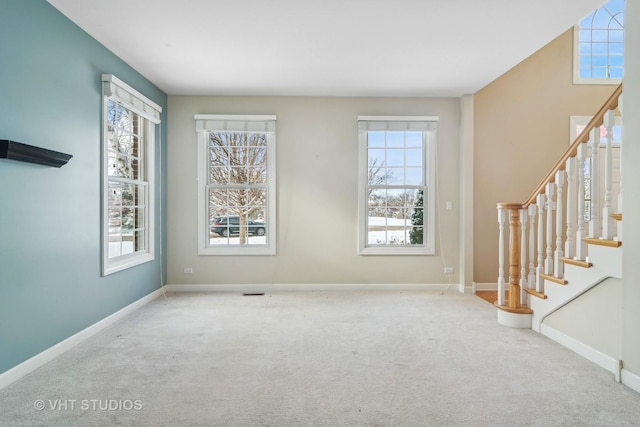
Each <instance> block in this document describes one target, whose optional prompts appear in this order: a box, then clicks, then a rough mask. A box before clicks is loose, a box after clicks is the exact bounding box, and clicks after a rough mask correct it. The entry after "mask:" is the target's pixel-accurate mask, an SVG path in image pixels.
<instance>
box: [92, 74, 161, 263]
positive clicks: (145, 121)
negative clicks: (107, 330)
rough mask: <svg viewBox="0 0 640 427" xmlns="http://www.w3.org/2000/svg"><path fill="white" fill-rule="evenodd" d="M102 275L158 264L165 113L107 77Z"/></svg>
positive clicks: (103, 138) (103, 172)
mask: <svg viewBox="0 0 640 427" xmlns="http://www.w3.org/2000/svg"><path fill="white" fill-rule="evenodd" d="M102 85H103V126H102V128H103V137H102V140H103V152H102V159H103V160H102V161H103V164H102V240H103V248H102V274H103V275H107V274H111V273H115V272H116V271H120V270H123V269H125V268H129V267H132V266H134V265H138V264H141V263H144V262H147V261H151V260H153V259H154V240H153V223H154V221H153V220H154V218H153V217H154V215H153V206H154V197H153V193H154V185H153V182H154V179H153V178H154V169H153V165H154V161H155V159H154V149H153V148H154V142H155V126H156V125H157V124H159V123H160V114H161V112H162V108H161V107H159V106H158V105H157V104H155V103H154V102H152V101H151V100H149V99H147V98H146V97H145V96H144V95H142V94H140V93H139V92H137V91H136V90H135V89H133V88H131V87H130V86H128V85H127V84H125V83H124V82H122V81H121V80H119V79H118V78H117V77H114V76H112V75H110V74H105V75H103V76H102Z"/></svg>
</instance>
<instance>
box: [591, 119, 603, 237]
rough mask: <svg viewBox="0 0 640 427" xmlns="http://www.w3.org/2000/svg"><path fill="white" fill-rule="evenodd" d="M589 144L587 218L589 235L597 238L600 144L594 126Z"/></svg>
mask: <svg viewBox="0 0 640 427" xmlns="http://www.w3.org/2000/svg"><path fill="white" fill-rule="evenodd" d="M589 146H590V147H591V171H590V173H589V179H590V180H591V184H590V185H589V189H590V190H591V195H590V197H589V199H590V200H591V209H589V210H590V214H591V215H590V216H591V219H590V220H589V237H591V238H594V239H597V238H598V237H600V234H601V232H602V231H601V229H600V227H601V225H600V208H599V207H598V206H599V205H600V204H599V203H598V198H599V197H600V191H599V185H600V184H599V183H600V180H599V176H598V174H599V173H598V170H599V169H598V168H599V161H598V159H599V157H600V156H599V152H598V150H599V146H600V128H594V129H593V130H592V131H591V139H590V140H589Z"/></svg>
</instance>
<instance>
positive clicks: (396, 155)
mask: <svg viewBox="0 0 640 427" xmlns="http://www.w3.org/2000/svg"><path fill="white" fill-rule="evenodd" d="M386 165H387V166H391V167H393V166H404V149H389V150H387V163H386Z"/></svg>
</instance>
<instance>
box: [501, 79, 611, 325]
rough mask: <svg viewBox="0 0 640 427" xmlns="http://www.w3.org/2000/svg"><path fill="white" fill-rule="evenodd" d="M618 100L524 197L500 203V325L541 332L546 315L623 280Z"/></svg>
mask: <svg viewBox="0 0 640 427" xmlns="http://www.w3.org/2000/svg"><path fill="white" fill-rule="evenodd" d="M621 101H622V85H620V86H618V87H617V88H616V90H615V91H614V92H613V94H612V95H611V96H610V97H609V99H608V100H607V101H606V102H605V104H604V105H603V106H602V107H601V108H600V110H599V111H598V112H597V113H596V114H595V115H594V116H593V118H592V119H591V120H590V121H589V123H588V125H587V126H586V127H585V128H584V130H583V131H582V132H581V133H580V134H579V135H578V137H577V138H576V139H575V141H574V142H573V143H572V144H571V145H570V146H569V148H568V149H567V151H566V152H565V153H564V154H563V156H562V157H561V158H560V159H559V160H558V161H557V162H556V164H555V165H554V167H553V168H552V169H551V170H550V171H549V172H548V173H547V175H545V177H544V178H543V180H542V181H541V182H540V184H539V185H538V186H537V187H536V188H535V190H534V191H533V192H532V193H531V195H530V196H529V198H527V199H526V200H525V201H524V202H521V203H499V204H498V224H499V248H498V266H499V268H498V300H497V301H496V302H495V305H496V307H497V313H498V322H499V323H500V324H502V325H505V326H510V327H516V328H531V329H533V330H535V331H537V332H540V328H541V325H542V322H543V321H544V319H545V317H547V316H548V315H549V314H551V313H553V312H554V311H556V310H558V309H559V308H561V307H563V306H565V305H566V304H568V303H570V302H571V301H573V300H574V299H576V298H578V297H579V296H580V295H582V294H583V293H585V292H587V291H588V290H589V289H591V288H593V287H594V286H597V285H598V284H599V283H601V282H602V281H603V280H605V279H607V278H609V277H615V278H621V277H622V213H621V212H622V171H621V167H620V158H621V151H622V144H620V145H619V146H617V147H616V148H615V150H620V155H619V156H614V144H615V145H617V144H618V143H620V141H617V142H616V143H614V134H615V135H617V134H618V133H619V132H618V130H620V127H618V126H619V125H617V124H616V119H618V120H619V119H620V117H621V116H622V102H621ZM505 265H508V271H507V272H505Z"/></svg>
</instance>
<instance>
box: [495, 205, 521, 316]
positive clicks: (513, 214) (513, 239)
mask: <svg viewBox="0 0 640 427" xmlns="http://www.w3.org/2000/svg"><path fill="white" fill-rule="evenodd" d="M521 209H522V205H521V204H515V203H508V204H499V205H498V211H499V212H504V211H505V210H506V211H508V212H509V294H508V295H509V296H508V301H506V306H507V307H509V308H511V309H517V308H520V307H521V303H520V275H521V255H520V252H521V246H520V239H521V226H522V224H521V223H520V215H521V213H520V212H521ZM502 215H504V213H503V214H502Z"/></svg>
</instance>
